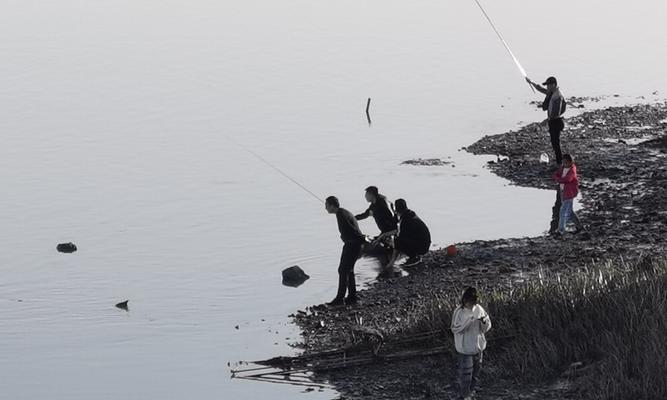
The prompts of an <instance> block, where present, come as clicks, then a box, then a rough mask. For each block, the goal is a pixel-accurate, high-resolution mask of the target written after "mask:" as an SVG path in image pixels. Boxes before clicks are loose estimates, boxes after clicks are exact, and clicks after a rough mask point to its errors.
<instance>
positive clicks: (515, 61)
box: [475, 0, 535, 93]
mask: <svg viewBox="0 0 667 400" xmlns="http://www.w3.org/2000/svg"><path fill="white" fill-rule="evenodd" d="M475 3H477V6H479V9H480V10H482V13H483V14H484V16H485V17H486V20H487V21H489V24H490V25H491V28H493V31H494V32H496V35H498V39H500V41H501V42H502V43H503V46H505V49H507V52H508V53H509V54H510V56H511V57H512V60H514V64H516V66H517V68H519V72H521V75H523V77H524V78H528V75H527V74H526V70H525V69H523V67H522V66H521V63H520V62H519V60H518V59H517V58H516V56H515V55H514V53H512V50H511V49H510V46H509V45H508V44H507V42H506V41H505V39H503V35H501V34H500V32H499V31H498V29H496V26H495V25H494V24H493V21H491V18H489V14H487V13H486V11H485V10H484V7H482V5H481V4H480V3H479V1H477V0H475ZM528 86H530V90H532V91H533V93H535V89H534V88H533V85H531V84H530V83H529V84H528Z"/></svg>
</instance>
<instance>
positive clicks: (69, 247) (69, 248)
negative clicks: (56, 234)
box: [56, 242, 76, 253]
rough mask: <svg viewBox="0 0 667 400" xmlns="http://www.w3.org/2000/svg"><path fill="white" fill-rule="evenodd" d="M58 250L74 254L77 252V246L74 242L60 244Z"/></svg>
mask: <svg viewBox="0 0 667 400" xmlns="http://www.w3.org/2000/svg"><path fill="white" fill-rule="evenodd" d="M56 250H58V251H59V252H61V253H74V252H75V251H76V245H75V244H74V243H72V242H69V243H60V244H59V245H58V246H56Z"/></svg>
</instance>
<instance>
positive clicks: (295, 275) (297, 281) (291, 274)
mask: <svg viewBox="0 0 667 400" xmlns="http://www.w3.org/2000/svg"><path fill="white" fill-rule="evenodd" d="M309 278H310V276H308V274H306V273H305V272H303V270H302V269H301V268H300V267H299V266H298V265H294V266H292V267H289V268H285V269H284V270H283V285H285V286H290V287H298V286H301V285H302V284H303V283H304V282H305V281H307V280H308V279H309Z"/></svg>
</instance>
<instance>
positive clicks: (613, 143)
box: [294, 103, 667, 399]
mask: <svg viewBox="0 0 667 400" xmlns="http://www.w3.org/2000/svg"><path fill="white" fill-rule="evenodd" d="M561 140H562V147H563V151H564V152H569V153H571V154H573V155H574V158H575V162H576V163H577V166H578V170H579V174H580V179H581V193H582V195H581V197H580V202H581V205H582V209H581V210H580V211H578V214H579V217H580V219H581V220H582V222H583V223H584V225H585V226H586V229H587V234H584V235H581V234H579V235H568V236H567V237H566V238H565V239H564V240H556V239H554V238H553V237H551V236H546V235H545V236H540V237H532V238H513V239H501V240H492V241H475V242H470V243H461V244H457V248H458V250H459V254H458V255H457V256H456V257H448V256H447V255H446V252H445V251H444V250H436V251H432V252H430V253H429V254H427V255H426V256H425V257H424V262H423V263H422V265H421V266H418V267H415V268H414V269H411V270H410V271H408V272H409V273H408V275H407V276H403V277H397V278H391V279H385V280H378V281H376V282H374V283H372V284H371V285H370V286H369V288H368V289H367V290H362V291H361V292H359V297H360V304H359V305H357V306H354V307H346V308H324V307H312V308H309V309H307V310H305V311H300V312H298V313H296V314H295V315H294V321H295V323H296V324H297V325H298V326H299V327H300V328H301V329H302V332H303V343H301V344H300V346H301V347H303V349H304V351H305V353H316V352H319V351H323V350H328V349H332V348H340V347H343V346H345V345H347V344H349V343H350V340H351V339H350V332H351V331H352V329H353V327H354V326H357V325H359V321H363V325H365V326H367V327H370V328H372V329H375V330H377V331H379V332H381V333H382V335H384V337H393V336H397V335H400V334H401V333H402V332H405V330H406V329H407V327H408V326H410V324H411V323H412V322H414V321H412V320H411V317H412V315H414V314H415V313H414V311H415V310H418V309H422V308H423V307H424V305H425V303H427V302H428V301H429V299H432V298H435V297H437V296H440V295H442V293H444V292H452V291H454V292H457V291H460V290H461V289H462V288H463V287H464V286H467V285H476V286H478V287H480V288H482V290H485V289H486V290H491V289H498V288H503V287H511V286H512V285H517V284H521V282H523V281H525V280H526V279H530V277H531V276H535V275H536V274H538V273H539V272H540V271H543V270H548V271H557V272H559V273H567V272H568V271H574V270H577V269H580V268H583V267H586V266H587V265H589V264H590V263H591V262H599V261H604V260H607V259H613V258H618V257H619V256H620V257H624V258H626V259H631V258H639V257H645V256H664V255H665V254H666V250H667V243H666V242H665V238H666V237H667V104H663V103H659V104H651V105H633V106H624V107H610V108H606V109H601V110H595V111H589V112H585V113H583V114H581V115H577V116H574V117H571V118H567V119H566V129H565V131H564V132H563V136H562V138H561ZM466 150H467V151H469V152H471V153H473V154H491V155H498V158H497V160H496V161H491V162H489V165H488V167H489V168H490V169H491V170H492V171H493V172H494V173H496V174H497V175H499V176H501V177H504V178H506V179H508V180H510V181H511V182H512V183H513V184H516V185H520V186H526V187H534V188H542V189H550V190H553V191H554V200H556V186H555V185H554V184H553V182H552V180H551V174H552V172H553V171H554V169H555V167H554V166H553V165H551V164H545V163H541V162H540V154H541V153H547V154H549V155H551V154H552V150H551V146H550V143H549V137H548V133H547V132H546V128H545V127H543V126H541V125H540V124H539V123H533V124H529V125H526V126H524V127H522V128H520V129H518V130H516V131H510V132H507V133H505V134H500V135H493V136H486V137H484V138H482V139H481V140H479V141H478V142H476V143H474V144H472V145H471V146H469V147H468V148H466ZM546 217H548V216H546ZM547 226H548V225H547V221H546V218H545V228H546V227H547ZM451 363H452V360H451V357H448V356H446V355H444V356H443V355H434V356H428V357H421V358H413V359H405V360H401V361H396V362H392V363H384V364H373V365H368V366H363V367H357V368H346V369H344V370H337V371H332V372H327V373H326V374H317V376H316V379H318V380H319V379H323V380H326V381H328V382H329V384H331V385H333V386H334V387H335V389H336V390H337V391H338V392H339V393H341V398H345V399H356V398H373V399H423V398H431V397H433V398H454V390H453V385H452V383H453V373H454V368H453V366H452V364H451ZM484 368H485V373H484V376H486V377H487V379H486V381H485V383H484V386H483V388H482V390H481V391H480V392H479V393H478V394H477V396H476V398H478V399H510V398H511V399H517V398H526V399H531V398H541V399H549V398H554V399H555V398H566V397H567V391H566V390H565V388H562V387H559V386H558V385H557V384H554V383H553V382H552V383H550V384H544V385H540V386H539V387H528V386H525V385H515V384H513V383H512V382H506V381H503V380H501V379H494V376H495V374H494V369H495V368H497V366H495V365H494V363H493V360H489V361H488V362H487V363H486V365H485V367H484Z"/></svg>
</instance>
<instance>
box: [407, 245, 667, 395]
mask: <svg viewBox="0 0 667 400" xmlns="http://www.w3.org/2000/svg"><path fill="white" fill-rule="evenodd" d="M455 295H456V294H453V295H443V296H442V297H440V298H436V299H433V300H432V301H431V302H429V303H428V304H425V305H424V307H423V308H420V309H419V310H414V311H416V314H413V318H412V323H411V326H410V327H409V328H408V331H407V332H405V333H406V334H414V333H418V332H427V331H434V330H439V329H442V330H448V329H449V324H450V318H451V313H452V310H453V309H454V307H455V306H456V303H457V301H458V298H457V297H458V296H455ZM480 303H481V304H482V305H483V306H484V307H485V308H486V309H487V311H488V312H489V314H490V315H491V318H492V320H493V325H494V328H493V330H492V331H491V332H490V334H489V339H491V342H490V344H489V348H488V349H487V352H488V359H489V361H491V362H492V363H493V364H495V365H496V367H497V368H495V369H494V370H495V371H502V372H498V373H499V374H501V375H502V376H501V377H502V378H505V379H507V378H510V379H514V380H516V381H517V382H526V383H544V382H550V381H554V380H556V379H568V380H570V381H571V384H572V385H571V387H572V388H573V390H575V391H576V392H578V393H579V396H581V398H586V399H666V398H667V380H666V379H665V376H666V375H667V340H665V338H666V337H667V335H666V332H667V317H666V315H667V260H666V259H664V258H662V259H646V258H644V259H641V260H639V261H636V262H628V261H625V260H617V261H613V262H607V263H605V264H600V265H594V266H591V267H590V268H587V269H584V270H580V271H577V272H573V273H572V274H570V275H568V276H564V275H551V274H547V273H542V274H539V276H538V277H537V278H536V279H534V280H531V281H530V282H528V283H525V284H522V285H521V286H518V287H515V288H513V289H511V290H504V291H498V292H492V293H490V294H488V295H487V296H486V297H485V298H483V299H481V302H480ZM506 337H510V339H501V338H506ZM493 338H498V339H497V340H495V341H493ZM575 366H576V368H575Z"/></svg>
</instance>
